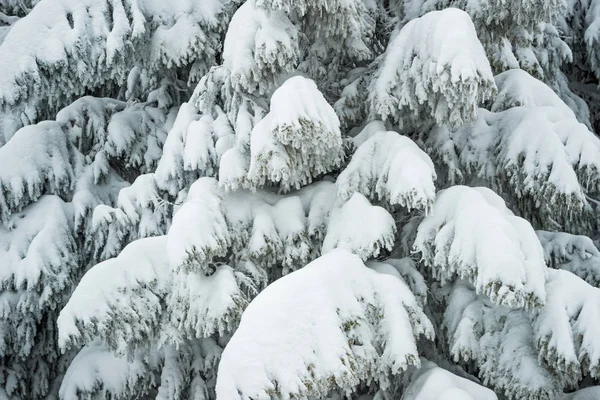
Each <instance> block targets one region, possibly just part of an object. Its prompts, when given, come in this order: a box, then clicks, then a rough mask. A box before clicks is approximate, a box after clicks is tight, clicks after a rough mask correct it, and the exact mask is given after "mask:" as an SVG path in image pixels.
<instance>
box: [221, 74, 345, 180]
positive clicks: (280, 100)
mask: <svg viewBox="0 0 600 400" xmlns="http://www.w3.org/2000/svg"><path fill="white" fill-rule="evenodd" d="M343 156H344V151H343V147H342V136H341V132H340V121H339V119H338V117H337V115H336V114H335V111H334V110H333V108H332V107H331V106H330V105H329V104H328V103H327V100H325V97H323V94H321V92H320V91H319V89H318V88H317V85H316V84H315V82H313V81H312V80H311V79H307V78H304V77H302V76H294V77H292V78H289V79H287V80H286V81H285V82H284V83H283V84H282V85H281V86H280V87H279V88H278V89H277V90H276V91H275V92H274V93H273V96H272V97H271V109H270V112H269V113H268V114H267V115H266V116H265V117H264V118H263V119H262V120H261V121H260V122H258V123H257V124H256V126H255V127H254V129H253V130H252V132H251V140H250V166H249V170H248V175H247V179H248V181H249V185H250V187H252V188H256V187H261V186H264V185H265V184H266V183H267V182H271V183H275V184H279V186H280V187H281V188H282V189H283V190H290V189H292V188H295V189H299V188H300V187H302V186H304V185H307V184H309V183H310V182H312V181H313V179H314V178H315V177H317V176H319V175H321V174H325V173H328V172H330V171H332V170H334V169H335V168H337V167H339V166H340V165H341V163H342V160H343ZM230 168H231V167H230ZM224 184H225V185H227V182H224Z"/></svg>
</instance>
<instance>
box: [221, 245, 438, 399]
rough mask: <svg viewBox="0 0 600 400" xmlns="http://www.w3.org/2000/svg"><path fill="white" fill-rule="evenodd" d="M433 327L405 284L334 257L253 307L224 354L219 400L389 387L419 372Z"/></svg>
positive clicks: (275, 287)
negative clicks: (395, 377) (420, 348)
mask: <svg viewBox="0 0 600 400" xmlns="http://www.w3.org/2000/svg"><path fill="white" fill-rule="evenodd" d="M421 335H423V336H425V337H427V338H430V339H431V338H432V337H433V326H432V325H431V323H430V322H429V320H428V319H427V317H426V316H425V314H424V313H423V312H422V310H421V309H420V308H419V306H418V305H417V302H416V300H415V298H414V296H413V295H412V293H411V292H410V289H409V288H408V287H407V286H406V285H405V284H404V282H403V281H402V280H400V279H396V278H394V277H392V276H390V275H388V274H379V273H378V272H375V271H373V270H371V269H369V268H366V267H365V266H364V264H363V263H362V262H361V260H360V258H358V257H357V256H355V255H352V254H350V253H348V252H347V251H345V250H341V249H339V250H335V251H332V252H330V253H328V254H326V255H324V256H322V257H321V258H319V259H318V260H316V261H314V262H312V263H311V264H309V265H307V266H306V267H304V268H303V269H301V270H299V271H296V272H294V273H292V274H290V275H288V276H286V277H284V278H281V279H279V280H277V281H275V282H274V283H273V284H271V285H270V286H268V287H267V288H266V289H265V290H264V291H263V292H262V293H261V294H259V295H258V296H257V297H256V298H255V299H254V300H253V301H252V303H251V304H250V305H249V306H248V308H247V309H246V311H245V312H244V314H243V316H242V321H241V323H240V326H239V328H238V330H237V331H236V332H235V334H234V335H233V337H232V338H231V340H230V341H229V343H228V345H227V346H226V348H225V350H224V351H223V354H222V358H221V362H220V364H219V371H218V375H217V387H216V390H217V396H218V397H219V398H221V397H222V398H227V399H232V400H234V399H243V398H255V399H270V398H273V397H282V398H289V397H291V396H294V397H298V398H308V397H311V398H312V397H324V396H326V395H327V394H328V392H329V391H330V390H331V389H335V388H336V387H339V388H341V389H342V390H343V391H344V392H345V393H346V394H348V395H349V394H350V393H352V392H353V390H354V389H355V387H356V386H357V385H358V384H359V383H360V382H366V381H371V380H375V381H378V382H379V383H380V385H381V386H382V387H384V388H385V387H387V386H388V385H389V384H390V382H389V380H388V378H389V376H390V374H398V373H400V372H402V371H404V370H406V368H407V367H408V366H410V365H419V364H420V360H419V357H418V352H417V347H416V343H415V340H416V338H418V337H419V336H421Z"/></svg>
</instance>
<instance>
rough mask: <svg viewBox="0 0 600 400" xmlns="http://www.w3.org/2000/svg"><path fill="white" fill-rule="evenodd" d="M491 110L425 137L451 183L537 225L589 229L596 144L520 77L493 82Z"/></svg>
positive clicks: (598, 156) (537, 86)
mask: <svg viewBox="0 0 600 400" xmlns="http://www.w3.org/2000/svg"><path fill="white" fill-rule="evenodd" d="M496 82H497V85H498V88H499V94H498V96H497V97H496V98H495V100H494V102H493V103H492V104H491V107H490V111H488V110H485V109H480V110H479V118H478V119H477V120H475V121H474V122H473V123H471V124H468V125H465V126H463V127H462V128H460V129H458V130H457V131H454V132H453V131H451V130H450V129H448V128H447V127H445V126H439V127H436V128H434V129H433V130H432V131H431V132H429V133H428V134H427V136H426V137H423V138H422V139H421V140H422V141H423V145H424V146H425V148H426V150H427V151H428V152H430V153H433V154H434V158H435V159H436V161H438V162H439V163H440V164H441V165H442V166H443V168H442V169H444V170H446V172H447V179H448V180H449V181H450V182H451V183H454V182H460V181H465V182H467V183H470V182H478V181H479V182H480V181H482V180H483V181H484V182H485V183H486V184H488V185H489V186H490V187H491V188H493V189H494V190H496V191H497V192H499V193H500V194H502V195H503V196H505V197H506V198H507V200H508V201H509V203H511V204H512V205H513V207H514V208H515V209H516V210H518V211H519V212H520V213H522V214H523V215H524V216H525V217H527V218H529V219H530V220H531V221H532V222H534V223H535V224H536V225H537V226H540V227H545V228H553V229H555V228H560V227H567V228H569V229H573V230H582V229H583V230H585V229H588V227H587V226H585V225H590V226H593V225H594V223H593V222H591V221H590V220H589V216H588V217H583V218H585V219H584V220H582V215H584V214H585V213H586V212H587V211H588V210H589V204H588V199H587V197H586V194H589V195H594V196H596V195H597V192H598V188H599V186H598V182H599V179H600V168H599V167H600V166H599V164H598V163H599V161H598V160H600V140H599V139H598V137H597V136H596V135H595V134H593V133H592V132H590V131H589V130H588V128H587V127H586V126H585V125H583V124H581V123H579V122H578V121H577V119H576V117H575V115H574V113H573V112H572V111H571V110H570V109H569V108H568V107H567V106H566V105H565V104H564V103H563V102H562V101H561V100H560V98H559V97H558V96H557V95H556V94H554V93H553V92H552V90H550V88H548V87H547V86H545V85H544V84H543V83H542V82H540V81H538V80H536V79H535V78H533V77H532V76H530V75H528V74H527V73H526V72H524V71H521V70H512V71H507V72H505V73H503V74H501V75H498V76H497V77H496Z"/></svg>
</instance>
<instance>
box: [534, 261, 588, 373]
mask: <svg viewBox="0 0 600 400" xmlns="http://www.w3.org/2000/svg"><path fill="white" fill-rule="evenodd" d="M546 292H547V296H546V305H545V307H544V308H542V309H540V310H539V311H538V312H536V313H534V323H533V326H534V331H535V340H536V345H537V348H538V349H539V351H540V359H543V360H545V361H546V362H547V363H548V364H549V365H550V366H552V367H554V368H556V369H557V371H558V372H559V373H561V374H563V376H564V378H563V379H564V382H565V383H566V384H575V383H577V382H578V381H579V380H580V379H581V374H582V372H584V373H586V374H589V375H590V376H591V377H592V378H596V377H599V376H600V327H599V326H598V323H597V322H598V321H600V289H598V288H595V287H593V286H590V285H588V284H587V283H585V282H584V281H583V280H581V279H580V278H578V277H577V276H575V275H573V274H572V273H570V272H568V271H562V270H549V271H548V281H547V283H546Z"/></svg>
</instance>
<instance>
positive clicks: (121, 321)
mask: <svg viewBox="0 0 600 400" xmlns="http://www.w3.org/2000/svg"><path fill="white" fill-rule="evenodd" d="M166 242H167V240H166V237H165V236H159V237H155V238H147V239H141V240H138V241H134V242H133V243H131V244H130V245H129V246H127V247H125V248H124V249H123V251H122V252H121V253H120V254H119V256H118V257H117V258H113V259H109V260H107V261H104V262H102V263H100V264H97V265H96V266H94V267H93V268H92V269H90V270H89V271H88V272H87V273H86V274H85V276H84V277H83V279H82V280H81V282H80V283H79V285H78V286H77V289H76V290H75V292H74V293H73V295H72V296H71V298H70V299H69V302H68V303H67V305H66V306H65V307H64V308H63V309H62V311H61V313H60V316H59V318H58V327H59V345H60V347H61V348H62V349H63V350H66V349H69V348H71V347H74V346H81V345H83V344H86V343H91V342H93V341H94V339H95V338H96V337H100V338H102V340H103V341H104V342H105V343H106V344H107V346H108V347H109V348H110V349H111V350H113V351H115V352H116V353H117V354H120V355H126V354H130V352H132V351H133V350H134V349H135V348H136V347H137V346H138V345H144V344H148V341H149V340H150V341H154V342H155V343H156V342H157V338H158V334H159V333H160V329H159V327H160V321H161V318H162V314H163V312H164V301H163V299H164V297H165V296H166V294H167V292H168V291H169V289H170V283H171V275H170V269H169V265H168V262H167V257H166Z"/></svg>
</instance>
